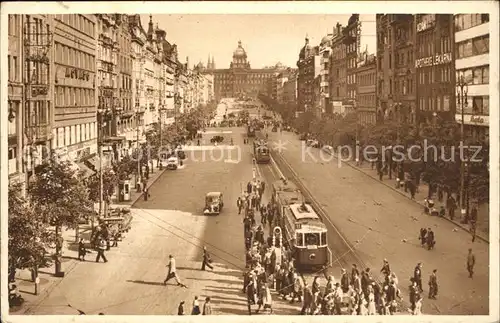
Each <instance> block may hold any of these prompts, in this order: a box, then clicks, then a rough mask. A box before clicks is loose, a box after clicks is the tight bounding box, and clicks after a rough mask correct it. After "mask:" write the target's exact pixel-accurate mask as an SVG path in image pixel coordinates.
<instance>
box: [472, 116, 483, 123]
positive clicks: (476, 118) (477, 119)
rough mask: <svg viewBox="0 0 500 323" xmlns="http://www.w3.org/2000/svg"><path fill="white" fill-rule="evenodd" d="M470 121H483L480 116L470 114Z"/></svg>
mask: <svg viewBox="0 0 500 323" xmlns="http://www.w3.org/2000/svg"><path fill="white" fill-rule="evenodd" d="M470 122H473V123H484V119H483V118H481V117H475V116H471V117H470Z"/></svg>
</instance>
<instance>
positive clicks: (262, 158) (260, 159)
mask: <svg viewBox="0 0 500 323" xmlns="http://www.w3.org/2000/svg"><path fill="white" fill-rule="evenodd" d="M253 155H254V157H255V160H256V161H257V163H258V164H268V163H269V162H270V161H271V155H270V152H269V147H268V144H267V141H266V140H263V139H259V140H255V141H254V142H253Z"/></svg>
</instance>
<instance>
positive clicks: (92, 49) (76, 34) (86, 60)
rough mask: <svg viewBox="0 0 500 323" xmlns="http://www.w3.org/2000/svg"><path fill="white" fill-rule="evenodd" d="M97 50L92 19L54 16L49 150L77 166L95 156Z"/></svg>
mask: <svg viewBox="0 0 500 323" xmlns="http://www.w3.org/2000/svg"><path fill="white" fill-rule="evenodd" d="M96 47H97V33H96V16H95V15H80V14H71V15H54V69H53V73H54V74H53V80H54V124H53V129H52V133H53V138H54V139H53V140H52V148H53V149H55V150H56V151H57V152H58V153H60V154H65V153H67V154H68V156H67V157H68V158H69V159H70V160H72V161H77V162H78V161H82V160H86V159H88V158H89V157H91V155H93V154H95V153H96V152H97V123H96V118H95V115H96V99H97V97H96V84H95V73H96V57H95V55H96V49H97V48H96ZM82 167H84V166H82Z"/></svg>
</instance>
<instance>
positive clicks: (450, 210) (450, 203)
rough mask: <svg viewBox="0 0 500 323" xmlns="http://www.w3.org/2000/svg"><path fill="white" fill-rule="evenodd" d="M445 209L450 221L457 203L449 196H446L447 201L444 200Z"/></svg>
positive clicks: (453, 216)
mask: <svg viewBox="0 0 500 323" xmlns="http://www.w3.org/2000/svg"><path fill="white" fill-rule="evenodd" d="M446 208H447V209H448V216H449V217H450V219H451V220H453V219H454V218H455V209H456V208H457V203H456V202H455V199H454V198H453V196H452V195H451V194H448V199H447V200H446Z"/></svg>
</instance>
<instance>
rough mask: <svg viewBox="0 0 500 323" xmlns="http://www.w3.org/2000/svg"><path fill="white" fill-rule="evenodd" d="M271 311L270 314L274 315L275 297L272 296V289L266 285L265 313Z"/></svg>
mask: <svg viewBox="0 0 500 323" xmlns="http://www.w3.org/2000/svg"><path fill="white" fill-rule="evenodd" d="M267 309H269V311H270V313H271V314H273V297H272V295H271V289H270V288H269V286H268V285H266V287H265V290H264V311H265V310H267Z"/></svg>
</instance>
